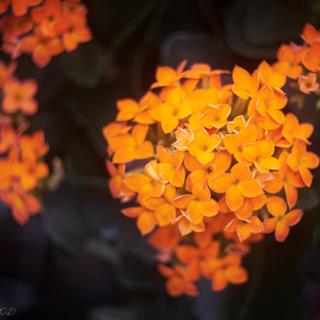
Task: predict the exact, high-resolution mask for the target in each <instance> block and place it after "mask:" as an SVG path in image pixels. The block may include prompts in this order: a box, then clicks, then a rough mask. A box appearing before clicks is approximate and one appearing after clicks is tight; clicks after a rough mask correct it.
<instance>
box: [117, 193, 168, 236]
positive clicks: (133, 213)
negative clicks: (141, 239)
mask: <svg viewBox="0 0 320 320" xmlns="http://www.w3.org/2000/svg"><path fill="white" fill-rule="evenodd" d="M155 199H156V198H155ZM158 201H159V203H162V199H161V198H158ZM155 202H156V201H154V203H153V206H152V209H150V206H148V208H146V207H143V206H142V207H131V208H126V209H123V210H122V211H121V212H122V213H123V214H124V215H125V216H127V217H129V218H137V227H138V229H139V230H140V232H141V234H142V235H146V234H148V233H150V232H151V231H152V230H153V229H154V228H155V227H156V223H157V221H156V217H155V214H154V210H155V209H156V205H157V203H155Z"/></svg>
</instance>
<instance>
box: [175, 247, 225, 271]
mask: <svg viewBox="0 0 320 320" xmlns="http://www.w3.org/2000/svg"><path fill="white" fill-rule="evenodd" d="M219 253H220V242H219V241H210V242H209V243H208V244H206V245H204V246H201V247H200V248H197V247H194V246H191V245H179V246H177V247H176V251H175V254H176V257H177V258H178V260H180V261H181V262H182V263H185V264H188V263H190V262H191V261H192V263H194V264H198V267H197V268H196V267H195V269H198V270H199V273H200V271H201V272H202V273H203V274H206V273H207V270H206V269H207V260H209V259H214V258H217V257H218V255H219ZM199 276H200V274H199Z"/></svg>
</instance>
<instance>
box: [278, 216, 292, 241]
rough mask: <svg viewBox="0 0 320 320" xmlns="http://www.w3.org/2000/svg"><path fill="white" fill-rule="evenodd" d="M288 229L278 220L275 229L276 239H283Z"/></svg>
mask: <svg viewBox="0 0 320 320" xmlns="http://www.w3.org/2000/svg"><path fill="white" fill-rule="evenodd" d="M289 231H290V228H289V227H288V226H287V225H286V224H285V223H284V222H281V221H279V222H278V223H277V226H276V231H275V237H276V240H277V241H279V242H282V241H284V240H285V239H286V238H287V236H288V234H289Z"/></svg>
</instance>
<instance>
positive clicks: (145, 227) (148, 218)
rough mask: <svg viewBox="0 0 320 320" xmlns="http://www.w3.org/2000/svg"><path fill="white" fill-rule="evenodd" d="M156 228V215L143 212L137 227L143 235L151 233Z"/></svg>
mask: <svg viewBox="0 0 320 320" xmlns="http://www.w3.org/2000/svg"><path fill="white" fill-rule="evenodd" d="M155 226H156V219H155V216H154V213H152V212H150V211H143V212H142V213H141V214H140V215H139V217H138V219H137V227H138V229H139V230H140V232H141V234H142V235H145V234H148V233H150V232H151V231H152V230H153V229H154V228H155Z"/></svg>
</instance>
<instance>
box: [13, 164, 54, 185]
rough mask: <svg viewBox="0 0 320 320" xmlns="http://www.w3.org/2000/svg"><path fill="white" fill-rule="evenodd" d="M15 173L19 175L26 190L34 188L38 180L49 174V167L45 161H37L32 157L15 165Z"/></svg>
mask: <svg viewBox="0 0 320 320" xmlns="http://www.w3.org/2000/svg"><path fill="white" fill-rule="evenodd" d="M13 170H14V175H15V176H17V177H18V178H19V179H20V181H21V185H22V187H23V188H24V189H25V190H32V189H34V188H35V187H36V186H37V184H38V180H41V179H44V178H45V177H46V176H48V174H49V168H48V166H47V164H46V163H44V162H35V161H32V160H30V159H25V160H24V161H23V162H21V163H17V164H15V166H14V169H13Z"/></svg>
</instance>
